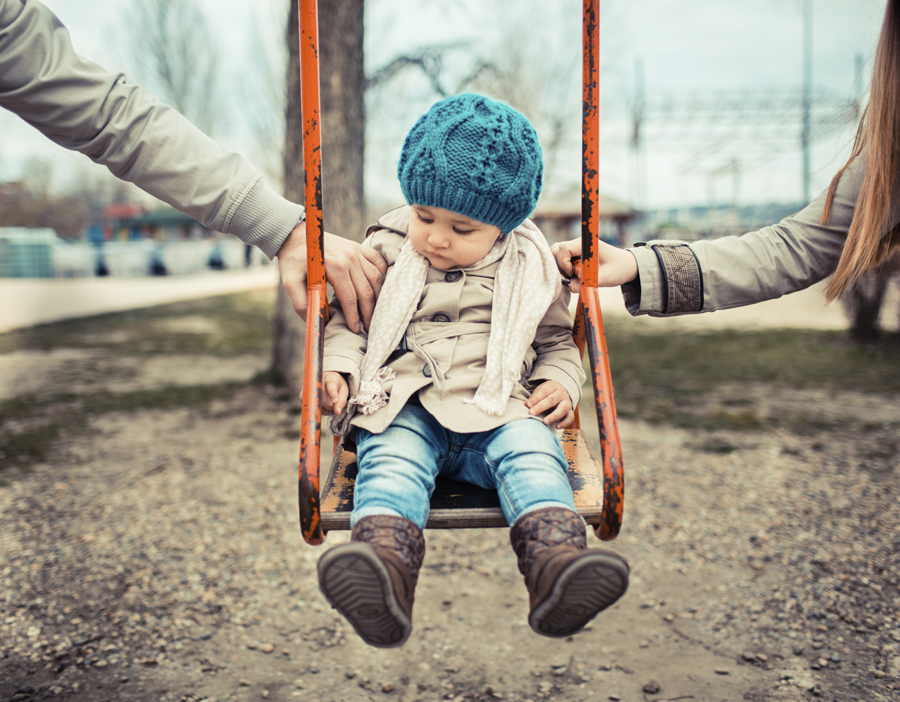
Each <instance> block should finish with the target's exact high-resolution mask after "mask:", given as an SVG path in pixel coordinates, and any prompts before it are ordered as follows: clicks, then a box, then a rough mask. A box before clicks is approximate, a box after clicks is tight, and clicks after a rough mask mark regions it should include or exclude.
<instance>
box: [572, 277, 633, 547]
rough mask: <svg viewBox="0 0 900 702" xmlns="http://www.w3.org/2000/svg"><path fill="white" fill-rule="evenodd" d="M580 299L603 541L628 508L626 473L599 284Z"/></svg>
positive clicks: (599, 531)
mask: <svg viewBox="0 0 900 702" xmlns="http://www.w3.org/2000/svg"><path fill="white" fill-rule="evenodd" d="M581 301H582V303H583V305H584V324H585V336H586V338H587V347H588V358H589V360H590V369H591V381H592V384H593V388H594V408H595V409H596V411H597V424H598V429H599V433H600V453H601V461H602V468H603V492H604V499H603V518H602V520H601V523H600V525H599V526H597V527H595V532H596V534H597V536H598V537H599V538H601V539H603V540H604V541H608V540H610V539H614V538H616V535H617V534H618V533H619V529H620V528H621V526H622V515H623V511H624V507H625V476H624V466H623V462H622V444H621V441H620V440H619V424H618V421H617V420H616V405H615V399H614V398H613V390H612V381H611V377H610V372H609V359H608V356H607V352H606V335H605V333H604V331H603V317H602V314H601V312H600V297H599V295H598V294H597V288H596V287H588V286H583V287H582V288H581Z"/></svg>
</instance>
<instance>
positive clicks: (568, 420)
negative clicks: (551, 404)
mask: <svg viewBox="0 0 900 702" xmlns="http://www.w3.org/2000/svg"><path fill="white" fill-rule="evenodd" d="M574 422H575V412H573V411H572V410H571V409H569V411H568V412H567V413H566V416H565V419H563V420H562V421H561V422H558V423H557V425H556V428H557V429H566V428H568V427H570V426H572V424H573V423H574Z"/></svg>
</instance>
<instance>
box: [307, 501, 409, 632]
mask: <svg viewBox="0 0 900 702" xmlns="http://www.w3.org/2000/svg"><path fill="white" fill-rule="evenodd" d="M424 557H425V537H424V535H423V534H422V530H421V529H420V528H419V527H418V526H416V524H414V523H413V522H411V521H409V520H408V519H404V518H403V517H395V516H392V515H386V514H384V515H373V516H371V517H363V518H362V519H360V520H359V521H358V522H357V523H356V525H355V526H354V527H353V531H352V532H351V533H350V543H348V544H342V545H340V546H335V547H334V548H332V549H329V550H328V551H326V552H325V553H324V554H322V557H321V558H320V559H319V565H318V569H319V588H320V589H321V590H322V594H324V595H325V598H326V599H327V600H328V602H329V603H330V604H331V606H332V607H334V608H335V609H336V610H337V611H338V612H340V613H341V614H342V615H344V617H346V619H347V621H349V622H350V623H351V624H352V625H353V628H354V629H356V633H357V634H359V635H360V637H361V638H362V640H363V641H365V642H366V643H367V644H369V645H370V646H377V647H378V648H393V647H394V646H401V645H402V644H404V643H405V642H406V640H407V639H408V638H409V635H410V633H411V632H412V608H413V599H414V596H415V590H416V581H417V580H418V577H419V568H420V567H421V566H422V559H423V558H424Z"/></svg>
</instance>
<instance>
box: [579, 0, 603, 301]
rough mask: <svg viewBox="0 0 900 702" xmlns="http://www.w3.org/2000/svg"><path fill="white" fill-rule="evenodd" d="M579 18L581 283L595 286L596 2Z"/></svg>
mask: <svg viewBox="0 0 900 702" xmlns="http://www.w3.org/2000/svg"><path fill="white" fill-rule="evenodd" d="M582 9H583V18H582V36H581V39H582V74H581V78H582V104H581V118H582V123H581V172H582V174H581V178H582V180H581V274H582V275H581V282H582V285H588V286H596V285H597V259H596V257H595V256H594V255H593V254H594V250H595V249H596V248H597V246H596V244H597V240H598V235H599V231H600V229H599V220H598V218H597V197H598V194H599V187H600V186H599V177H598V168H599V162H600V153H599V151H600V104H599V85H600V62H599V55H598V43H599V34H600V0H584V5H583V8H582Z"/></svg>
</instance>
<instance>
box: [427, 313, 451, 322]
mask: <svg viewBox="0 0 900 702" xmlns="http://www.w3.org/2000/svg"><path fill="white" fill-rule="evenodd" d="M431 321H432V322H449V321H450V315H449V314H445V313H444V312H438V313H437V314H436V315H434V317H432V318H431Z"/></svg>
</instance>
